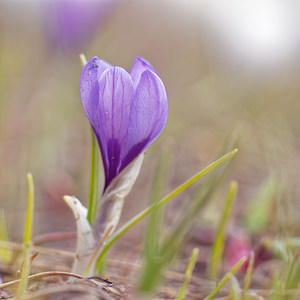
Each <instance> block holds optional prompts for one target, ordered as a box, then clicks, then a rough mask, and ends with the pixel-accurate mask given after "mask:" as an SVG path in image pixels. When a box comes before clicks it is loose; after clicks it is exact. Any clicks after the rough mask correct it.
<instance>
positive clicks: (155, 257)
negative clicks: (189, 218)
mask: <svg viewBox="0 0 300 300" xmlns="http://www.w3.org/2000/svg"><path fill="white" fill-rule="evenodd" d="M168 166H169V153H168V152H163V153H162V155H161V157H160V159H159V161H158V163H157V167H156V170H155V174H154V181H153V185H152V189H151V191H152V192H151V197H150V204H151V205H152V204H154V205H156V207H155V208H154V209H153V211H152V212H151V214H150V216H149V220H148V225H147V229H146V233H145V246H144V253H143V254H144V264H143V266H144V267H143V268H142V271H141V275H140V278H141V279H140V282H139V291H140V292H142V293H147V294H149V293H150V292H151V291H152V290H153V289H154V287H155V285H156V283H157V282H159V280H160V277H161V270H162V268H163V265H162V264H161V253H160V248H161V240H162V232H163V209H159V207H158V206H157V204H158V201H159V200H160V199H161V198H162V196H163V193H164V188H165V186H166V179H167V173H168V170H169V168H168Z"/></svg>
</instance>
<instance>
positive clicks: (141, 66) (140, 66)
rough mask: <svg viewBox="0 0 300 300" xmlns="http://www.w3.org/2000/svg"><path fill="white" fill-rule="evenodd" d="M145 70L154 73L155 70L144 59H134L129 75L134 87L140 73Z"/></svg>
mask: <svg viewBox="0 0 300 300" xmlns="http://www.w3.org/2000/svg"><path fill="white" fill-rule="evenodd" d="M146 70H151V71H153V72H154V73H156V70H155V69H154V68H153V67H152V65H151V64H150V63H149V62H148V61H146V60H145V59H144V58H141V57H136V58H135V60H134V63H133V65H132V67H131V70H130V75H131V78H132V80H133V85H134V87H136V86H137V85H138V83H139V81H140V78H141V75H142V73H143V72H144V71H146Z"/></svg>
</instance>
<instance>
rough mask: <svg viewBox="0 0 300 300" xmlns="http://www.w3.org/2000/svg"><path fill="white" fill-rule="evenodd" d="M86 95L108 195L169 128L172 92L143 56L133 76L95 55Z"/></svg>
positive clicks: (84, 83)
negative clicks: (117, 179)
mask: <svg viewBox="0 0 300 300" xmlns="http://www.w3.org/2000/svg"><path fill="white" fill-rule="evenodd" d="M80 94H81V101H82V105H83V108H84V111H85V113H86V115H87V117H88V119H89V121H90V123H91V125H92V127H93V129H94V132H95V134H96V137H97V139H98V143H99V146H100V150H101V154H102V160H103V165H104V172H105V186H104V191H105V190H106V188H107V187H108V186H109V184H110V183H111V181H112V180H113V179H114V178H115V177H116V176H117V175H118V174H119V173H120V172H121V171H122V170H123V169H124V168H125V167H126V166H128V165H129V164H130V163H131V162H132V161H133V160H134V159H135V158H136V157H137V156H138V155H139V154H141V153H142V152H143V151H144V150H145V149H146V148H147V147H149V145H150V144H152V143H153V142H154V140H155V139H156V138H157V137H158V136H159V134H160V133H161V131H162V130H163V128H164V127H165V124H166V121H167V114H168V102H167V94H166V90H165V87H164V84H163V82H162V80H161V79H160V78H159V76H158V75H157V73H156V71H155V70H154V68H153V67H152V66H151V65H150V64H149V63H148V62H147V61H146V60H144V59H142V58H140V57H137V58H136V59H135V61H134V63H133V66H132V68H131V71H130V72H129V73H128V72H127V71H126V70H124V69H123V68H121V67H117V66H111V65H110V64H109V63H107V62H105V61H104V60H101V59H99V58H98V57H94V58H92V59H91V60H90V61H89V62H88V63H87V64H86V65H85V67H84V68H83V70H82V72H81V77H80ZM104 191H103V192H104Z"/></svg>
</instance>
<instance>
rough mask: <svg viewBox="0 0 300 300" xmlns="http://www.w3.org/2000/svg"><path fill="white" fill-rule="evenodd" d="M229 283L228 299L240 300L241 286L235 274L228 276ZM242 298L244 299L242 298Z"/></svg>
mask: <svg viewBox="0 0 300 300" xmlns="http://www.w3.org/2000/svg"><path fill="white" fill-rule="evenodd" d="M230 281H231V285H230V289H229V294H230V297H231V298H230V300H242V299H243V298H242V295H241V288H240V285H239V282H238V281H237V279H236V277H235V276H231V278H230ZM243 300H244V299H243ZM245 300H246V299H245Z"/></svg>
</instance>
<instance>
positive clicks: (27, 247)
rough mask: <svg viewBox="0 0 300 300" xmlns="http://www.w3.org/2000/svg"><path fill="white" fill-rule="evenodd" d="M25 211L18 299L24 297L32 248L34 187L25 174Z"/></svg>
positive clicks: (30, 177)
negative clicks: (26, 189)
mask: <svg viewBox="0 0 300 300" xmlns="http://www.w3.org/2000/svg"><path fill="white" fill-rule="evenodd" d="M27 186H28V191H27V209H26V218H25V226H24V227H25V229H24V237H23V266H22V270H21V281H20V284H19V288H18V297H21V296H22V295H24V293H25V292H26V289H27V284H28V276H29V273H30V253H31V248H32V241H31V237H32V224H33V208H34V186H33V180H32V175H31V174H30V173H28V174H27Z"/></svg>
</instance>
